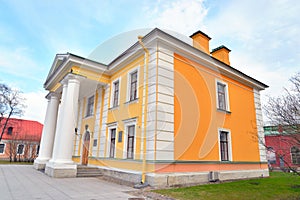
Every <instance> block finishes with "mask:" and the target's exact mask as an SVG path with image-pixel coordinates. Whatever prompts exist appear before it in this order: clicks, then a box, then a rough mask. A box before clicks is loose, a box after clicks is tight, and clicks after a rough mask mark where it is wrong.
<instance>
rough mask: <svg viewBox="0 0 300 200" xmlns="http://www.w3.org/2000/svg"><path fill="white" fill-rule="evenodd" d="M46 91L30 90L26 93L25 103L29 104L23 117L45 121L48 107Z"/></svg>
mask: <svg viewBox="0 0 300 200" xmlns="http://www.w3.org/2000/svg"><path fill="white" fill-rule="evenodd" d="M46 94H47V93H46V92H45V91H37V92H29V93H24V94H23V96H24V97H25V99H26V101H25V105H26V106H27V107H26V109H25V113H24V116H22V118H23V119H28V120H35V121H38V122H40V123H44V119H45V114H46V108H47V100H46V99H45V96H46Z"/></svg>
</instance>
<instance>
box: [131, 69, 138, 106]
mask: <svg viewBox="0 0 300 200" xmlns="http://www.w3.org/2000/svg"><path fill="white" fill-rule="evenodd" d="M137 74H138V72H137V71H134V72H133V73H131V74H130V96H129V101H134V100H136V99H137Z"/></svg>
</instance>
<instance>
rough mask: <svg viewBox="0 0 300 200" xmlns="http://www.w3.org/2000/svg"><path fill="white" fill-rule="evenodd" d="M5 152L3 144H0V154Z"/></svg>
mask: <svg viewBox="0 0 300 200" xmlns="http://www.w3.org/2000/svg"><path fill="white" fill-rule="evenodd" d="M4 153H5V144H0V154H4Z"/></svg>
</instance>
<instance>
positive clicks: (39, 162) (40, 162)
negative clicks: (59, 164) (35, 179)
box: [33, 158, 50, 170]
mask: <svg viewBox="0 0 300 200" xmlns="http://www.w3.org/2000/svg"><path fill="white" fill-rule="evenodd" d="M49 160H50V159H41V158H36V159H35V160H34V163H33V167H34V169H36V170H44V169H45V168H46V163H47V162H48V161H49Z"/></svg>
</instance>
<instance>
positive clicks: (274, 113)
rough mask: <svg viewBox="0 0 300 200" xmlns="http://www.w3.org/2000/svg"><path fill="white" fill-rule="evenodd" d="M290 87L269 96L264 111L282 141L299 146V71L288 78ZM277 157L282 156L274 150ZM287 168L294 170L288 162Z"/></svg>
mask: <svg viewBox="0 0 300 200" xmlns="http://www.w3.org/2000/svg"><path fill="white" fill-rule="evenodd" d="M290 82H291V87H290V88H284V92H283V93H282V94H281V95H280V96H277V97H269V99H268V101H267V103H266V105H265V106H264V112H265V114H266V117H267V118H268V119H269V121H270V124H271V126H273V127H275V128H276V129H277V132H278V133H279V134H280V135H281V136H287V137H282V139H281V140H282V142H284V143H287V144H289V145H290V146H295V147H298V148H300V73H297V74H296V75H295V76H293V77H291V78H290ZM275 153H276V154H277V156H278V157H280V158H283V157H284V156H285V155H281V154H280V153H278V152H275ZM285 164H286V165H287V166H288V168H289V170H292V171H294V172H296V171H295V169H294V168H292V167H291V166H290V165H289V164H288V163H286V162H285Z"/></svg>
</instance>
